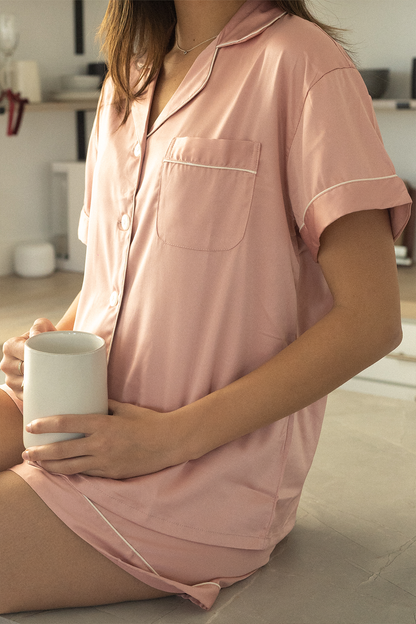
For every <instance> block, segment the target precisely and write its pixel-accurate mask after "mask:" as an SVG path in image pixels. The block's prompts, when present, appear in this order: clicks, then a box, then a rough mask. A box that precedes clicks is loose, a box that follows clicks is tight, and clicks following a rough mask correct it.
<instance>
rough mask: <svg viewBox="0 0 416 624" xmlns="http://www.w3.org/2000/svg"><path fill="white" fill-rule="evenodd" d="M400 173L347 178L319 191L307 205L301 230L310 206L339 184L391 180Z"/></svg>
mask: <svg viewBox="0 0 416 624" xmlns="http://www.w3.org/2000/svg"><path fill="white" fill-rule="evenodd" d="M397 177H398V175H397V174H394V175H389V176H382V177H380V178H359V179H357V180H347V182H340V183H339V184H334V186H330V187H329V188H327V189H325V190H324V191H321V192H320V193H318V195H315V197H314V198H313V199H311V201H310V202H309V204H308V205H307V206H306V208H305V211H304V213H303V223H302V225H301V227H300V228H299V229H300V230H301V229H302V228H303V226H304V225H305V215H306V213H307V212H308V208H309V206H310V205H311V204H313V202H314V201H315V200H316V199H318V197H321V195H324V194H325V193H328V191H332V190H333V189H335V188H337V187H338V186H344V185H345V184H352V183H353V182H374V181H376V180H389V179H390V178H397Z"/></svg>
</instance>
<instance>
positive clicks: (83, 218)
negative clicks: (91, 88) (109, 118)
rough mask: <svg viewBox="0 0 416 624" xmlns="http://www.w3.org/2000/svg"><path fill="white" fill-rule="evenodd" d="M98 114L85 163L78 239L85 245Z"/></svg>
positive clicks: (96, 144)
mask: <svg viewBox="0 0 416 624" xmlns="http://www.w3.org/2000/svg"><path fill="white" fill-rule="evenodd" d="M101 103H102V97H101V98H100V101H99V103H98V110H99V109H100V107H101ZM98 125H99V124H98V113H97V115H96V117H95V120H94V125H93V127H92V131H91V136H90V141H89V144H88V152H87V159H86V163H85V192H84V204H83V207H82V210H81V215H80V219H79V223H78V238H79V239H80V241H81V242H82V243H84V245H86V244H87V240H88V225H89V221H90V208H91V196H92V186H93V178H94V169H95V165H96V162H97V151H98Z"/></svg>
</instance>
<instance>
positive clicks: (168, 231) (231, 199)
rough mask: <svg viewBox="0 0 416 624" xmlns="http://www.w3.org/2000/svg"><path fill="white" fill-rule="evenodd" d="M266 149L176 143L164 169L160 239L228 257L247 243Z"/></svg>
mask: <svg viewBox="0 0 416 624" xmlns="http://www.w3.org/2000/svg"><path fill="white" fill-rule="evenodd" d="M259 155H260V143H255V142H253V141H237V140H228V139H204V138H199V137H176V138H174V139H173V140H172V142H171V143H170V145H169V147H168V150H167V152H166V155H165V158H164V160H163V163H162V173H161V181H160V190H159V205H158V212H157V235H158V237H159V238H160V239H161V240H162V241H163V242H164V243H166V244H167V245H173V246H175V247H183V248H185V249H194V250H199V251H226V250H229V249H232V248H233V247H235V246H236V245H238V244H239V243H240V242H241V240H242V239H243V237H244V234H245V231H246V227H247V221H248V217H249V213H250V207H251V202H252V197H253V190H254V183H255V179H256V173H257V167H258V161H259Z"/></svg>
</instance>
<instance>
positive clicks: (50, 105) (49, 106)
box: [25, 95, 98, 113]
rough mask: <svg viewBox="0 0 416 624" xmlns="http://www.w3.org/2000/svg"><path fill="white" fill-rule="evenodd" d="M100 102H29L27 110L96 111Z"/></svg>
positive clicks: (43, 111) (38, 111) (40, 111)
mask: <svg viewBox="0 0 416 624" xmlns="http://www.w3.org/2000/svg"><path fill="white" fill-rule="evenodd" d="M97 104H98V95H97V100H91V99H89V100H72V101H69V100H68V102H39V104H27V105H26V108H25V112H28V113H29V112H34V113H35V112H36V113H46V112H50V113H53V112H59V111H95V110H96V109H97Z"/></svg>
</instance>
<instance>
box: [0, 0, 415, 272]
mask: <svg viewBox="0 0 416 624" xmlns="http://www.w3.org/2000/svg"><path fill="white" fill-rule="evenodd" d="M84 3H85V22H86V23H85V40H86V53H85V54H84V55H82V56H78V55H75V54H74V43H73V40H74V35H73V2H72V0H0V12H2V13H8V12H9V13H14V14H15V15H16V17H17V19H18V23H19V29H20V33H21V41H20V44H19V48H18V50H17V53H16V58H17V59H29V58H32V59H36V60H37V61H38V62H39V65H40V71H41V78H42V85H43V90H44V95H45V98H47V97H48V95H49V93H50V92H51V91H54V90H58V89H59V76H60V75H62V74H67V73H80V72H82V71H85V67H86V65H87V63H88V62H92V61H95V60H97V59H98V47H97V44H95V42H94V38H95V31H96V28H97V26H98V25H99V23H100V21H101V19H102V17H103V15H104V12H105V8H106V5H107V0H84ZM312 6H314V7H315V12H316V13H318V14H319V16H321V17H324V18H325V20H326V21H329V22H330V23H332V24H333V25H337V26H342V27H344V28H347V29H348V30H349V31H350V32H349V33H347V39H348V40H349V41H350V43H351V44H352V47H353V50H354V52H355V57H356V60H357V61H358V62H359V64H360V65H361V67H389V68H391V70H392V81H391V87H390V89H389V92H388V93H387V95H386V97H391V98H396V97H400V98H408V97H409V96H410V71H411V59H412V58H413V57H416V1H415V0H312ZM377 114H378V119H379V123H380V128H381V131H382V134H383V138H384V141H385V144H386V147H387V150H388V152H389V154H390V156H391V158H392V159H393V162H394V164H395V166H396V169H397V172H398V174H399V175H401V176H402V177H404V178H406V179H407V180H409V181H410V182H411V183H412V184H413V185H414V186H416V112H410V111H404V112H403V111H402V112H378V113H377ZM92 117H93V115H92V113H89V114H88V118H89V120H88V121H89V126H91V123H92ZM75 127H76V126H75V114H74V113H71V112H67V113H53V114H50V113H35V112H32V113H27V115H26V116H25V118H24V120H23V125H22V127H21V130H20V133H19V135H18V136H17V137H6V118H5V115H0V275H5V274H7V273H9V272H11V270H12V250H13V247H14V246H15V245H16V243H18V242H23V241H28V240H41V239H47V238H48V236H49V234H50V214H51V177H50V163H51V162H53V161H59V160H76V138H75Z"/></svg>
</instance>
